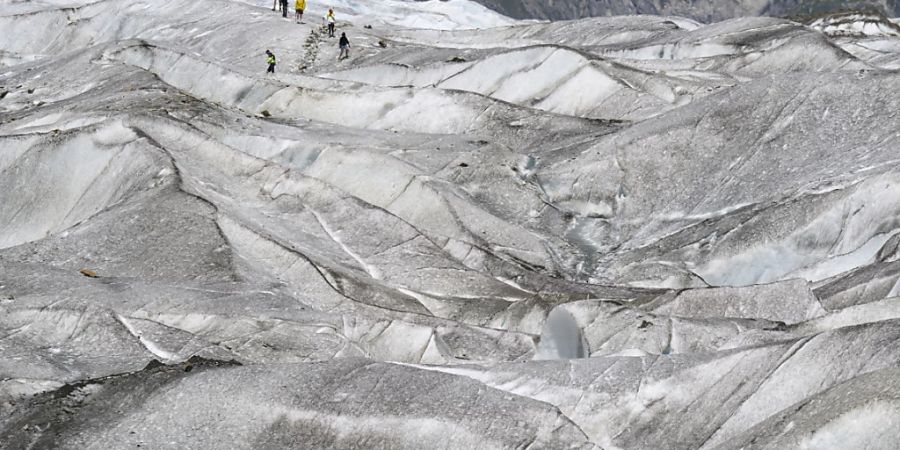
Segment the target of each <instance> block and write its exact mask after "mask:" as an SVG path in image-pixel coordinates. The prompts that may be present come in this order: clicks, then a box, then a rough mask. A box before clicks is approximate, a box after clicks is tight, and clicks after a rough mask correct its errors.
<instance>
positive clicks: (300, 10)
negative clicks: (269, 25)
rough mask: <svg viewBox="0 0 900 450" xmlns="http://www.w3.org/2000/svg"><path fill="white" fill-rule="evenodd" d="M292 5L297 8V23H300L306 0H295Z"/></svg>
mask: <svg viewBox="0 0 900 450" xmlns="http://www.w3.org/2000/svg"><path fill="white" fill-rule="evenodd" d="M294 7H295V9H296V10H297V23H301V22H300V21H301V20H303V10H304V9H306V0H297V1H296V2H295V3H294Z"/></svg>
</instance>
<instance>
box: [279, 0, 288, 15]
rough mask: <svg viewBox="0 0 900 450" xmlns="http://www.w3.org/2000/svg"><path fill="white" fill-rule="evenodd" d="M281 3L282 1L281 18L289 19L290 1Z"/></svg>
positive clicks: (286, 0) (283, 0)
mask: <svg viewBox="0 0 900 450" xmlns="http://www.w3.org/2000/svg"><path fill="white" fill-rule="evenodd" d="M280 1H281V17H287V9H288V7H287V5H288V0H280Z"/></svg>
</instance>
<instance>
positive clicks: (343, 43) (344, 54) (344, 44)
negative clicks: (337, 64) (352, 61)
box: [338, 33, 350, 61]
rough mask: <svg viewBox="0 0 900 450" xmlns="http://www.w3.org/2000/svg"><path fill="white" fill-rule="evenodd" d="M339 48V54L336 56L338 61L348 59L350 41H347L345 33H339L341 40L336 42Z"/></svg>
mask: <svg viewBox="0 0 900 450" xmlns="http://www.w3.org/2000/svg"><path fill="white" fill-rule="evenodd" d="M338 45H339V46H340V47H341V54H340V55H338V61H340V60H342V59H347V58H349V57H350V39H347V33H341V40H340V41H338Z"/></svg>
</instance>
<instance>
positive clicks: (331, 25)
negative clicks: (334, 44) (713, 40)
mask: <svg viewBox="0 0 900 450" xmlns="http://www.w3.org/2000/svg"><path fill="white" fill-rule="evenodd" d="M325 22H326V23H327V24H328V37H334V10H333V9H331V8H328V14H325Z"/></svg>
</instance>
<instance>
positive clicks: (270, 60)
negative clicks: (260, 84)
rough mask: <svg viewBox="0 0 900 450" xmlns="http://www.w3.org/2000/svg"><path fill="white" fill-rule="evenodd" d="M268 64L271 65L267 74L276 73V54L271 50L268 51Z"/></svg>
mask: <svg viewBox="0 0 900 450" xmlns="http://www.w3.org/2000/svg"><path fill="white" fill-rule="evenodd" d="M266 63H268V64H269V68H268V69H266V73H275V54H274V53H272V52H271V51H269V50H266Z"/></svg>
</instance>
